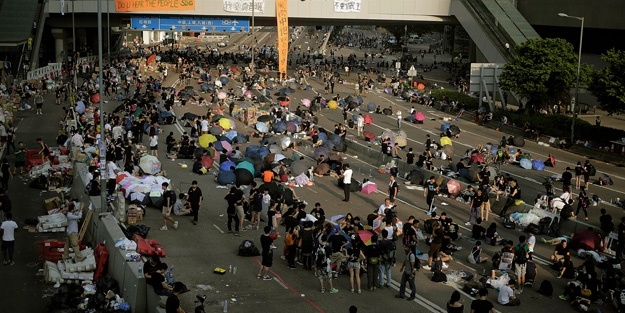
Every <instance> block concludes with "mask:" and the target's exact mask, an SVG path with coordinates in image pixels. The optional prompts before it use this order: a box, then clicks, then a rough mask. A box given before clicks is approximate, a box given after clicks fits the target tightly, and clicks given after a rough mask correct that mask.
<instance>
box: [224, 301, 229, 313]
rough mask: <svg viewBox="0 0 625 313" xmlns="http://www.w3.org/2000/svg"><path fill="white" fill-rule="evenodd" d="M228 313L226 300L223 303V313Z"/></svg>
mask: <svg viewBox="0 0 625 313" xmlns="http://www.w3.org/2000/svg"><path fill="white" fill-rule="evenodd" d="M225 312H228V299H226V300H225V301H224V313H225Z"/></svg>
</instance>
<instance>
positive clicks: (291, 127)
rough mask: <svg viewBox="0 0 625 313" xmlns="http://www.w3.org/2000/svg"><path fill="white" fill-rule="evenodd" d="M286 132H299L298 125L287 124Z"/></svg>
mask: <svg viewBox="0 0 625 313" xmlns="http://www.w3.org/2000/svg"><path fill="white" fill-rule="evenodd" d="M286 131H287V132H289V133H295V132H297V124H295V123H293V122H287V123H286Z"/></svg>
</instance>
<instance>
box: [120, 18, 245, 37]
mask: <svg viewBox="0 0 625 313" xmlns="http://www.w3.org/2000/svg"><path fill="white" fill-rule="evenodd" d="M130 27H131V28H132V29H136V30H174V31H179V32H207V33H223V32H230V33H233V32H237V33H238V32H249V30H250V21H249V19H244V18H229V17H223V18H222V17H205V16H182V15H181V16H171V15H146V16H138V15H137V16H132V17H131V19H130Z"/></svg>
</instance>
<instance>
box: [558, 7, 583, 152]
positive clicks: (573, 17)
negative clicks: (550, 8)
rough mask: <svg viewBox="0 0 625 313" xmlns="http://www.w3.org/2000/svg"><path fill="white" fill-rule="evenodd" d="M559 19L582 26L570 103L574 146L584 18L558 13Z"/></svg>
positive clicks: (573, 142)
mask: <svg viewBox="0 0 625 313" xmlns="http://www.w3.org/2000/svg"><path fill="white" fill-rule="evenodd" d="M558 16H559V17H565V18H572V19H576V20H580V21H581V22H582V25H581V27H580V31H579V51H578V54H577V80H576V82H575V99H574V101H571V102H572V104H571V105H572V107H571V112H572V113H573V120H572V122H571V144H575V119H576V118H577V114H575V108H576V107H577V106H578V105H577V102H578V101H579V72H580V69H581V65H582V41H583V39H584V17H583V16H571V15H568V14H566V13H558Z"/></svg>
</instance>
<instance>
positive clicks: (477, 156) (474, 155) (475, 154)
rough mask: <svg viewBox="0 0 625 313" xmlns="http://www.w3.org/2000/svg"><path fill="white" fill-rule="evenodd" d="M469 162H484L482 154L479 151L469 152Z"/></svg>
mask: <svg viewBox="0 0 625 313" xmlns="http://www.w3.org/2000/svg"><path fill="white" fill-rule="evenodd" d="M471 163H472V164H482V163H484V155H483V154H481V153H479V152H473V153H471Z"/></svg>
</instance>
